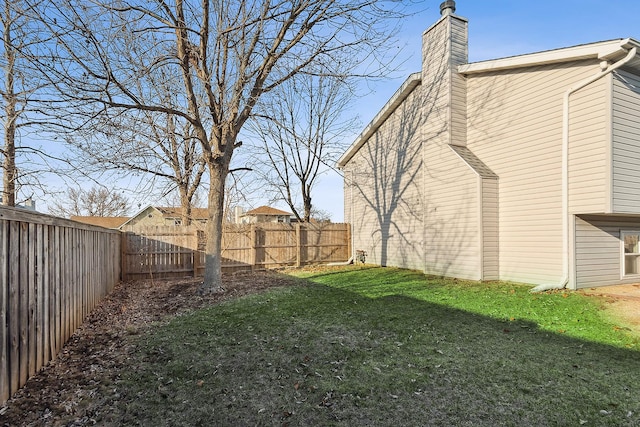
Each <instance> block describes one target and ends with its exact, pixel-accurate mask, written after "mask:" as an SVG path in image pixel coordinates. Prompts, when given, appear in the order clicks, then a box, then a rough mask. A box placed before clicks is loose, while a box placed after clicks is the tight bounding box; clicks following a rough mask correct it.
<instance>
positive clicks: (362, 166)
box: [345, 86, 423, 269]
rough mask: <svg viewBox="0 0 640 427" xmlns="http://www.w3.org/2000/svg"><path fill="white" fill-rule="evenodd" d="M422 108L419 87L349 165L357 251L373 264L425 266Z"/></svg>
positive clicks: (350, 213) (350, 209) (347, 170)
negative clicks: (422, 195) (423, 246)
mask: <svg viewBox="0 0 640 427" xmlns="http://www.w3.org/2000/svg"><path fill="white" fill-rule="evenodd" d="M420 104H421V102H420V86H418V87H417V88H416V89H415V90H414V91H413V92H412V93H411V94H410V95H409V96H408V97H407V98H406V99H405V101H404V102H403V104H402V105H400V106H399V107H398V108H397V109H396V110H395V111H394V112H393V113H392V114H391V115H390V116H389V117H388V118H387V120H386V121H385V122H384V123H383V124H382V125H381V126H380V127H379V128H378V130H377V131H376V132H375V133H374V134H373V135H372V136H371V137H370V138H369V140H368V141H367V142H365V144H364V145H363V146H362V147H361V148H360V150H358V152H357V153H356V154H355V155H354V156H353V158H352V159H351V160H350V161H349V163H348V164H347V165H346V167H345V172H346V173H345V175H346V176H348V177H349V178H350V179H351V183H352V186H351V187H350V188H349V191H347V192H346V194H347V196H348V197H349V199H350V202H351V203H350V205H351V207H350V208H346V209H347V212H348V213H349V215H350V216H349V218H350V220H351V223H352V227H353V238H354V242H353V248H354V250H364V251H366V252H367V255H368V256H367V262H368V263H372V264H378V265H386V266H397V267H404V268H415V269H422V266H423V264H422V263H423V249H422V243H423V224H422V216H423V215H422V212H423V206H422V198H421V194H420V188H421V167H422V155H421V148H422V144H421V133H420V127H421V120H422V116H421V114H420V111H419V106H420ZM349 193H350V194H349Z"/></svg>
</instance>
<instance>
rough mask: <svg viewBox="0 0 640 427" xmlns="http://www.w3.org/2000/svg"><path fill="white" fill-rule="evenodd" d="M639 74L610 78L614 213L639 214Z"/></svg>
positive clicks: (626, 74) (621, 74)
mask: <svg viewBox="0 0 640 427" xmlns="http://www.w3.org/2000/svg"><path fill="white" fill-rule="evenodd" d="M639 116H640V77H638V76H636V75H633V74H630V73H628V72H625V71H619V72H616V73H615V74H614V78H613V118H612V122H613V158H612V162H613V212H614V213H640V185H638V182H640V166H639V165H640V122H639V121H638V117H639Z"/></svg>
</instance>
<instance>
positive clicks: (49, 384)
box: [0, 272, 299, 426]
mask: <svg viewBox="0 0 640 427" xmlns="http://www.w3.org/2000/svg"><path fill="white" fill-rule="evenodd" d="M200 283H201V281H199V280H196V279H193V278H188V279H179V280H176V279H174V280H154V281H151V280H147V281H136V282H125V283H120V284H118V285H117V286H116V287H115V289H114V291H113V292H112V293H111V294H110V295H109V296H107V297H106V298H105V300H104V301H102V303H101V304H100V305H99V306H98V307H97V308H96V309H95V310H94V311H93V312H92V313H91V314H90V315H89V316H88V317H87V319H86V320H85V322H84V324H83V325H82V326H81V327H80V328H79V329H78V330H77V331H76V332H75V333H74V334H73V336H72V337H71V339H70V340H69V341H68V343H67V344H66V345H65V346H64V348H63V351H62V352H61V354H60V355H58V357H57V358H56V359H55V360H54V361H53V362H52V363H50V364H49V365H48V366H46V367H45V368H44V369H42V370H41V371H40V372H39V373H38V374H37V375H35V376H34V377H33V378H31V379H30V380H29V381H28V382H27V384H26V385H25V386H24V387H23V388H22V389H20V390H19V391H18V392H17V393H16V394H15V395H14V396H13V397H12V398H11V399H10V400H9V401H8V402H7V403H6V404H5V405H4V406H2V407H0V425H1V426H85V425H95V424H96V423H98V424H100V425H117V421H116V420H111V419H110V412H111V407H112V406H113V405H115V404H117V403H118V400H119V399H120V394H119V390H118V376H119V372H120V367H121V366H123V365H126V364H127V361H128V359H129V357H130V355H131V353H132V351H133V349H132V348H131V347H130V344H129V340H127V339H126V338H127V336H128V335H133V334H137V333H140V332H141V331H142V330H144V329H146V328H148V327H149V326H150V325H151V324H153V323H154V322H158V321H162V320H164V319H167V318H170V317H173V316H175V315H178V314H180V313H183V312H187V311H190V310H193V309H198V308H202V307H206V306H209V305H212V304H216V303H218V302H220V301H222V300H225V299H229V298H236V297H239V296H242V295H247V294H250V293H257V292H261V291H264V290H266V289H269V288H274V287H281V286H290V285H293V284H296V283H299V282H297V281H296V280H295V279H294V278H292V277H288V276H285V275H281V274H277V273H274V272H256V273H236V274H232V275H225V277H224V292H222V293H219V294H214V295H208V296H203V295H200V292H199V288H200Z"/></svg>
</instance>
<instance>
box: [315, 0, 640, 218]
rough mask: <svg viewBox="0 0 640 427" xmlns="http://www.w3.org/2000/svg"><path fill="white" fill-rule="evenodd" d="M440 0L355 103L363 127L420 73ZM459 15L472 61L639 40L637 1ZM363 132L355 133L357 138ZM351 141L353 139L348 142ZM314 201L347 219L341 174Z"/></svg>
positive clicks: (420, 14)
mask: <svg viewBox="0 0 640 427" xmlns="http://www.w3.org/2000/svg"><path fill="white" fill-rule="evenodd" d="M440 3H442V0H437V1H433V0H428V1H422V2H418V1H416V3H415V5H414V6H413V7H412V9H411V11H414V10H415V14H414V15H412V16H411V17H409V18H408V19H405V20H404V21H403V25H402V28H401V30H400V34H399V36H400V38H401V40H400V43H399V46H401V47H403V51H402V53H401V55H400V58H401V59H402V61H404V62H402V61H399V62H402V66H401V69H400V72H399V73H397V76H394V78H389V79H388V80H386V81H382V82H379V83H377V84H376V86H374V88H373V89H374V90H373V92H372V93H369V94H368V95H366V96H364V97H363V98H362V99H360V100H359V102H358V103H357V104H356V106H355V109H356V111H357V112H358V114H359V115H360V118H361V121H362V124H363V127H364V125H366V124H367V123H369V122H370V121H371V119H372V118H373V117H374V116H375V114H376V113H377V112H378V111H379V110H380V109H381V108H382V107H383V106H384V104H385V103H386V102H387V100H388V99H389V97H390V96H391V95H392V94H393V93H394V92H395V91H396V89H397V88H398V87H399V86H400V84H401V83H402V82H403V81H404V79H405V78H406V77H407V76H408V75H409V74H411V73H412V72H416V71H420V61H421V56H420V43H421V36H422V32H423V31H424V30H426V29H427V28H429V27H430V26H431V24H433V23H434V22H436V21H437V20H438V19H439V17H440ZM456 15H458V16H462V17H464V18H466V19H468V20H469V61H470V62H476V61H482V60H485V59H494V58H501V57H505V56H512V55H521V54H525V53H531V52H537V51H542V50H549V49H556V48H560V47H567V46H574V45H578V44H584V43H592V42H597V41H603V40H611V39H618V38H626V37H631V38H634V39H636V40H640V1H638V0H608V1H607V0H565V1H562V0H555V1H551V0H534V1H525V0H509V1H508V0H457V1H456ZM359 133H360V129H359V130H357V132H355V135H354V138H353V139H355V137H356V136H357V135H358V134H359ZM346 142H347V143H351V142H353V140H350V141H346ZM313 198H314V204H315V205H316V206H317V207H318V208H320V209H322V210H325V211H328V212H330V213H331V214H332V220H333V221H334V222H341V221H342V220H343V216H344V215H343V206H344V203H343V196H342V178H341V177H340V176H339V175H338V174H335V173H331V174H328V175H325V176H323V177H322V178H321V181H320V183H319V184H318V186H317V188H316V190H315V193H314V194H313Z"/></svg>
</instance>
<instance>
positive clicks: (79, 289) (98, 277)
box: [0, 207, 121, 404]
mask: <svg viewBox="0 0 640 427" xmlns="http://www.w3.org/2000/svg"><path fill="white" fill-rule="evenodd" d="M120 244H121V239H120V232H118V231H114V230H107V229H104V228H101V227H94V226H90V225H84V224H79V223H76V222H73V221H69V220H64V219H61V218H55V217H51V216H48V215H42V214H37V213H33V212H29V211H25V210H24V209H15V208H7V207H0V404H2V403H3V402H4V401H6V400H7V399H8V398H9V397H10V396H11V395H12V394H13V393H14V392H16V391H17V390H18V389H19V388H20V387H22V386H23V385H24V384H25V383H26V382H27V380H28V379H29V378H30V377H31V376H33V375H34V374H35V373H36V372H37V371H38V370H39V369H40V368H41V367H43V366H44V365H46V364H47V363H48V362H49V361H51V360H53V359H54V358H55V357H56V355H57V354H58V352H59V351H60V350H61V349H62V346H63V345H64V343H65V342H66V341H67V340H68V339H69V338H70V336H71V335H72V334H73V332H74V331H75V330H76V329H77V327H78V326H80V324H81V323H82V321H83V320H84V318H85V316H86V315H87V314H88V313H89V312H90V311H91V310H92V309H93V308H94V307H95V306H96V305H97V304H98V302H100V301H101V299H102V298H103V297H104V296H105V295H106V294H108V293H109V292H110V291H111V290H112V289H113V287H114V286H115V284H116V283H117V282H118V281H119V279H120V268H121V266H120V262H119V261H120Z"/></svg>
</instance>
